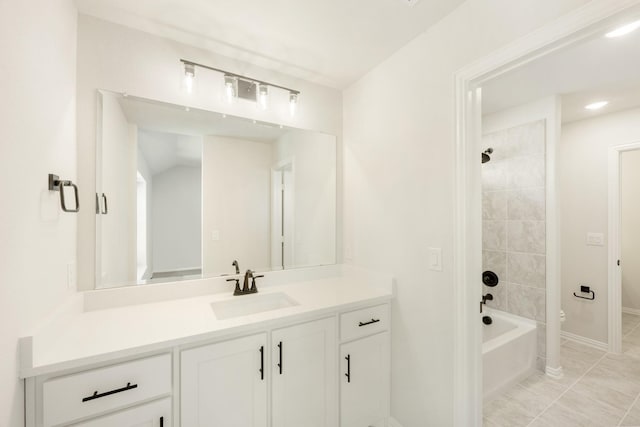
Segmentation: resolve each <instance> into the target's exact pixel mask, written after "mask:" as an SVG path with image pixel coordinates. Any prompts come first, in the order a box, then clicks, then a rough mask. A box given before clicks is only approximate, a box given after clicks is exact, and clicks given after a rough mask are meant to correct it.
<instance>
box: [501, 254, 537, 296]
mask: <svg viewBox="0 0 640 427" xmlns="http://www.w3.org/2000/svg"><path fill="white" fill-rule="evenodd" d="M546 260H547V258H546V256H544V255H536V254H528V253H520V252H509V253H507V271H508V274H507V277H506V278H505V279H506V280H507V281H508V282H511V283H516V284H518V285H526V286H532V287H536V288H545V287H546V277H547V275H546V268H547V266H546Z"/></svg>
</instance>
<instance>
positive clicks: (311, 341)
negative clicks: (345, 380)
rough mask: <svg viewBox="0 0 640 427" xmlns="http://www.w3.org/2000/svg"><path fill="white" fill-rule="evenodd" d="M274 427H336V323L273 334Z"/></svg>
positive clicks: (312, 324) (322, 322)
mask: <svg viewBox="0 0 640 427" xmlns="http://www.w3.org/2000/svg"><path fill="white" fill-rule="evenodd" d="M271 348H272V363H271V366H272V374H271V375H272V383H273V384H272V390H273V392H272V401H273V424H272V425H273V426H274V427H275V426H278V427H299V426H305V427H333V426H335V425H336V420H337V401H336V398H335V389H336V377H337V363H336V322H335V319H334V318H329V319H323V320H317V321H314V322H309V323H303V324H301V325H296V326H291V327H288V328H283V329H278V330H275V331H273V332H272V334H271Z"/></svg>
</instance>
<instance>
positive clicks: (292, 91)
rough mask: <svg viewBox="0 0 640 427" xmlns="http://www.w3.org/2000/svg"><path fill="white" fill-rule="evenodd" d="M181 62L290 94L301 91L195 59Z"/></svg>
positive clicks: (187, 65) (296, 93)
mask: <svg viewBox="0 0 640 427" xmlns="http://www.w3.org/2000/svg"><path fill="white" fill-rule="evenodd" d="M180 62H182V63H183V64H184V66H185V69H186V68H190V67H200V68H204V69H206V70H211V71H216V72H218V73H222V74H224V76H225V77H231V78H236V79H238V80H244V81H246V82H249V83H254V84H256V85H258V86H261V85H262V86H271V87H275V88H278V89H282V90H286V91H288V92H289V94H293V95H296V96H297V95H299V94H300V91H299V90H295V89H291V88H288V87H285V86H280V85H276V84H273V83H269V82H265V81H262V80H258V79H254V78H252V77H247V76H243V75H241V74H236V73H232V72H230V71H225V70H221V69H220V68H215V67H210V66H208V65H204V64H198V63H197V62H193V61H187V60H186V59H181V60H180Z"/></svg>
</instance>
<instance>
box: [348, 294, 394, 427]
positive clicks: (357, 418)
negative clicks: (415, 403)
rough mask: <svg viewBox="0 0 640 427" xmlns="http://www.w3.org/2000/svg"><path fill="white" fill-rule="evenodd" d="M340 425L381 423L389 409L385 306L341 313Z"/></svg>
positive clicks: (362, 426)
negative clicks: (346, 340)
mask: <svg viewBox="0 0 640 427" xmlns="http://www.w3.org/2000/svg"><path fill="white" fill-rule="evenodd" d="M340 328H341V337H342V341H345V340H344V338H347V339H353V341H348V342H343V343H342V344H341V345H340V368H341V369H340V370H341V375H340V426H341V427H384V426H386V425H387V424H386V423H387V420H388V417H389V411H390V408H389V407H390V396H389V392H390V381H391V372H390V346H389V332H388V328H389V306H388V305H387V304H384V305H380V306H376V307H369V308H366V309H362V310H357V311H354V312H351V313H346V314H343V315H342V316H341V323H340Z"/></svg>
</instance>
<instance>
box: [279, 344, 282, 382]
mask: <svg viewBox="0 0 640 427" xmlns="http://www.w3.org/2000/svg"><path fill="white" fill-rule="evenodd" d="M278 368H280V375H282V341H280V343H278Z"/></svg>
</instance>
